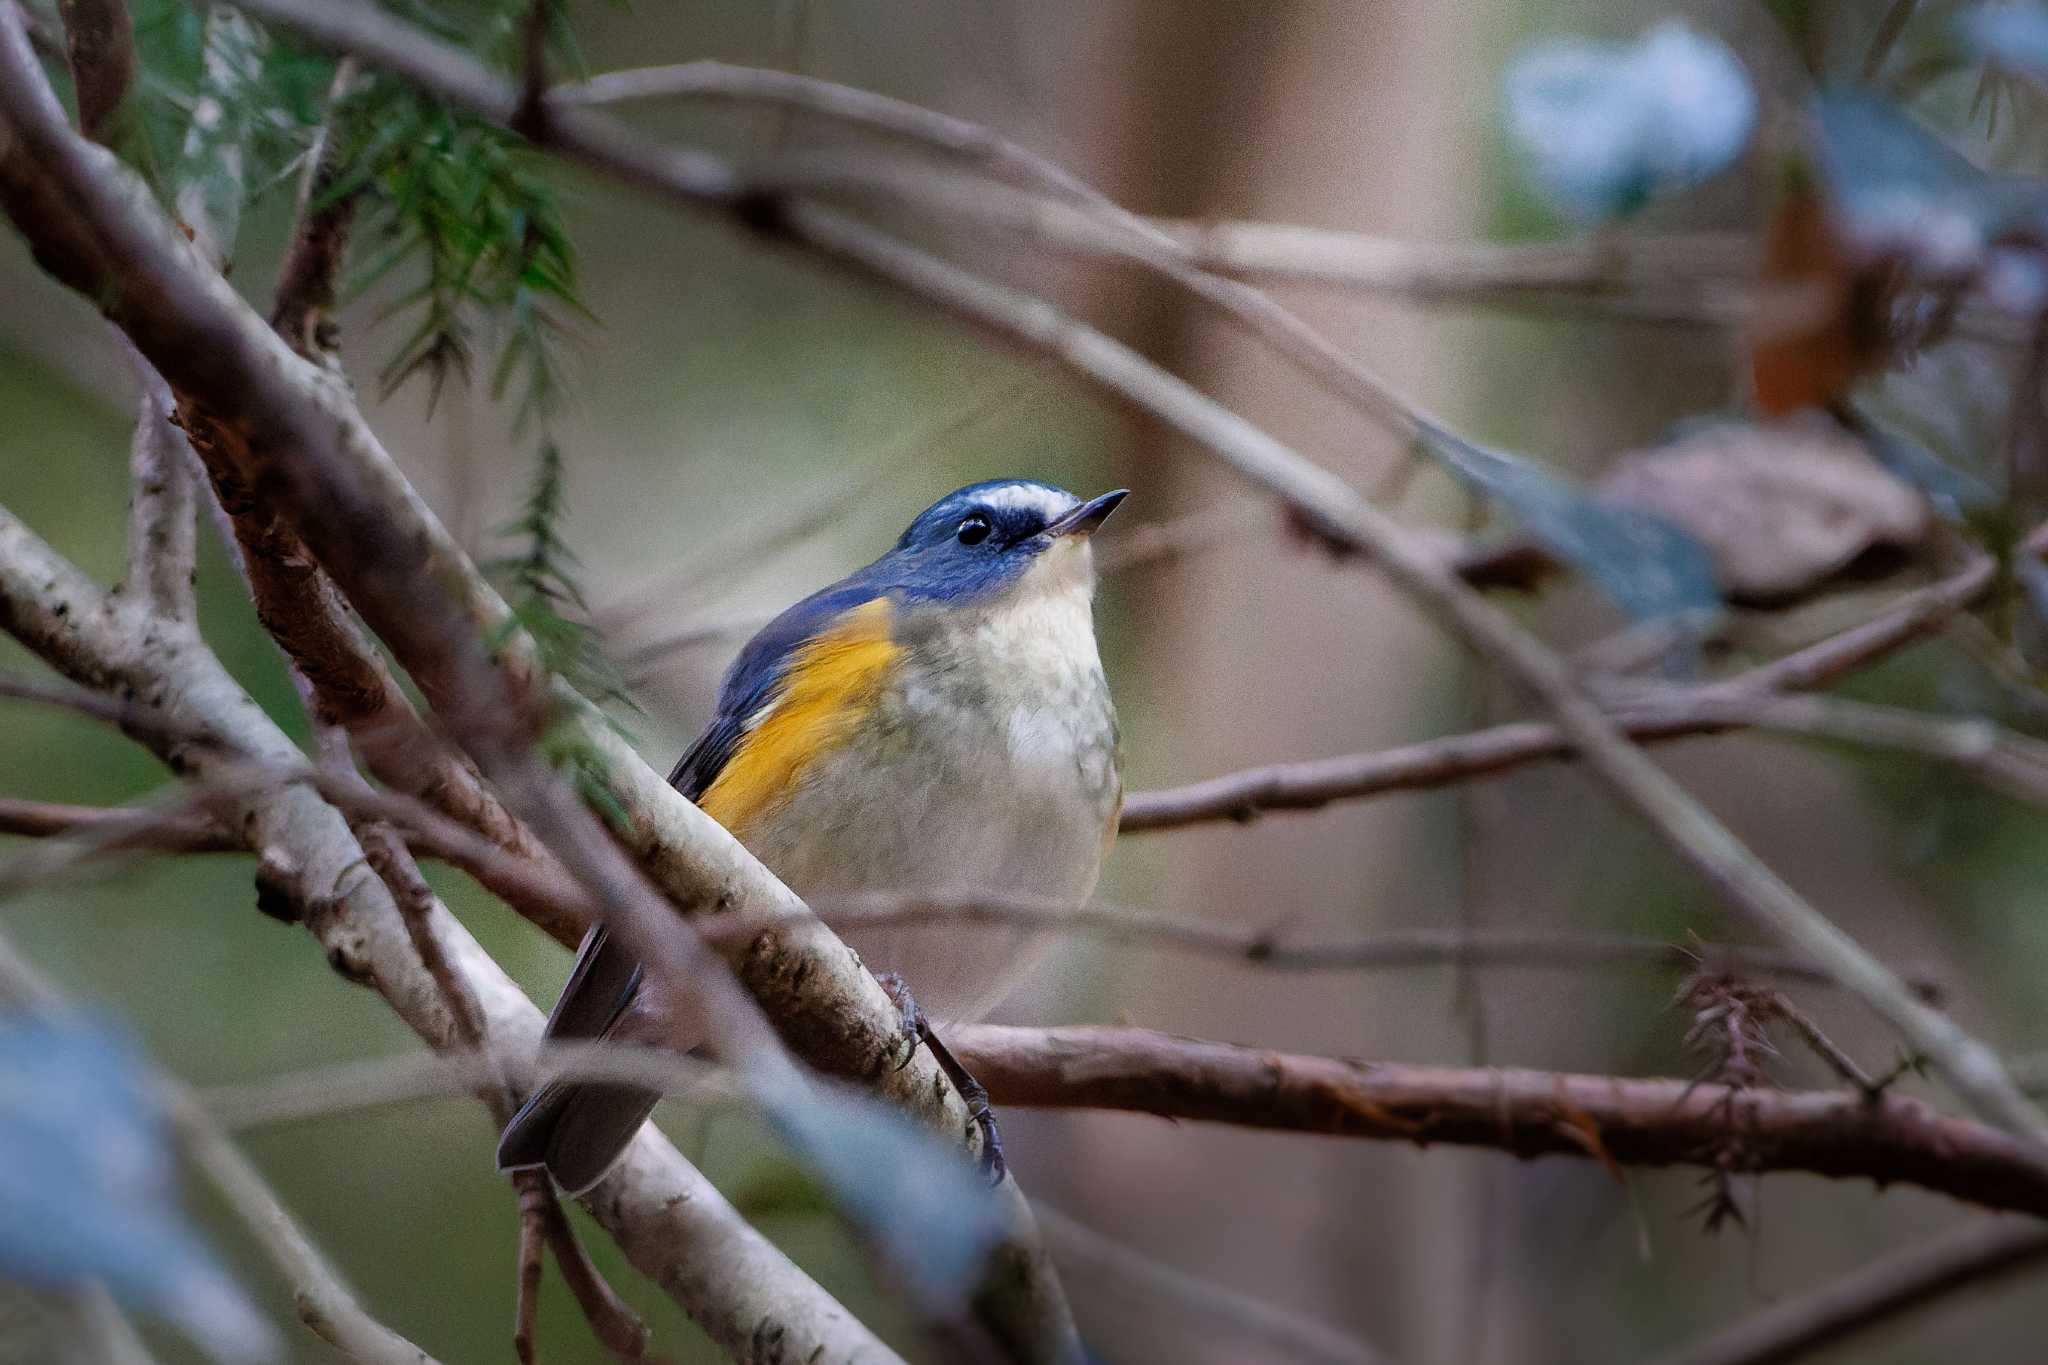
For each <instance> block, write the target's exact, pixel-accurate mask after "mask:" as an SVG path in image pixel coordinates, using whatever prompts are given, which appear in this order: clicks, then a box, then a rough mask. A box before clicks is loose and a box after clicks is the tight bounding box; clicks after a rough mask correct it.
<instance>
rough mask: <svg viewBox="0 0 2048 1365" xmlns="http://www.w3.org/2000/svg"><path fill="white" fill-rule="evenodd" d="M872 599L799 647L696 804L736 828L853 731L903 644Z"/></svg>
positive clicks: (884, 608) (783, 794) (886, 610)
mask: <svg viewBox="0 0 2048 1365" xmlns="http://www.w3.org/2000/svg"><path fill="white" fill-rule="evenodd" d="M892 614H893V609H892V608H891V607H890V605H889V600H888V599H887V598H883V597H878V598H876V599H875V600H874V601H872V602H866V603H863V604H862V605H860V606H858V607H855V608H854V609H853V610H851V611H849V612H847V613H846V614H845V615H843V616H841V617H840V618H839V622H838V624H836V625H834V626H833V627H832V628H831V629H830V630H828V631H825V632H824V633H823V634H821V635H819V636H818V637H817V638H816V639H815V640H812V641H811V642H810V643H809V644H806V645H804V646H803V647H802V648H800V649H798V650H797V651H796V652H795V654H794V656H793V657H792V658H791V660H790V665H789V669H788V671H787V672H786V673H785V674H784V675H783V682H782V687H781V689H780V690H779V691H778V692H777V693H776V696H775V700H774V701H772V702H770V703H769V707H768V712H767V714H766V715H765V716H763V717H762V718H761V719H760V721H759V722H757V723H754V724H753V725H752V727H751V728H750V729H749V731H748V733H747V735H746V737H745V738H744V739H742V740H741V741H740V743H739V747H738V748H737V749H736V750H735V751H734V752H733V756H732V757H731V758H730V759H728V760H726V764H725V767H724V768H723V769H722V770H720V772H719V774H718V778H717V780H716V781H714V782H713V783H712V784H711V787H710V789H709V790H707V791H706V792H705V793H704V795H703V798H702V799H701V800H699V801H698V802H697V804H698V805H699V806H701V807H703V809H704V810H705V811H706V812H707V813H708V814H709V815H710V816H711V818H712V819H714V820H716V821H718V823H719V824H721V825H724V826H725V827H726V828H727V829H729V830H731V831H733V832H734V833H735V834H743V833H744V829H745V826H746V825H747V824H748V823H749V822H750V821H752V820H754V819H756V818H758V817H759V816H760V815H761V814H763V813H764V812H766V811H769V810H772V809H774V808H775V807H776V806H779V805H781V804H782V802H783V801H785V800H787V799H788V797H789V795H790V792H791V790H792V789H793V786H794V784H795V782H796V779H797V777H798V775H799V774H800V773H802V771H803V770H804V768H805V767H807V766H808V765H810V764H811V763H812V762H814V761H815V760H817V759H818V758H819V757H821V756H822V755H825V754H828V753H830V752H831V751H832V750H834V749H836V748H838V747H839V746H840V745H842V744H844V743H846V741H847V740H848V739H849V738H851V737H852V735H853V731H854V727H855V726H857V725H859V724H860V722H861V721H862V720H863V719H864V718H865V717H866V716H867V715H868V713H869V712H871V711H873V710H874V708H875V703H876V702H877V701H878V700H879V699H880V698H881V695H882V686H883V684H884V682H885V681H886V680H887V678H888V676H889V670H890V668H891V667H892V666H893V665H894V664H895V662H896V661H897V659H899V658H900V657H901V656H902V654H903V647H902V646H901V645H899V644H897V643H896V642H895V640H894V639H893V638H892V637H891V635H890V632H889V622H890V617H891V615H892Z"/></svg>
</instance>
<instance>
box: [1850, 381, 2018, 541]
mask: <svg viewBox="0 0 2048 1365" xmlns="http://www.w3.org/2000/svg"><path fill="white" fill-rule="evenodd" d="M1856 415H1857V417H1858V418H1860V419H1861V420H1862V422H1863V426H1864V429H1865V431H1866V432H1868V433H1869V437H1870V453H1871V454H1872V455H1875V456H1876V457H1877V459H1878V461H1879V463H1881V464H1883V465H1884V467H1885V468H1886V469H1889V470H1890V471H1891V472H1892V473H1893V474H1896V475H1897V476H1898V477H1899V478H1901V479H1904V480H1905V481H1906V482H1907V483H1909V484H1912V485H1913V487H1915V488H1917V489H1919V490H1920V491H1921V492H1922V493H1924V494H1926V495H1927V500H1928V501H1929V502H1931V503H1932V504H1934V510H1935V511H1937V512H1939V513H1940V514H1941V516H1942V518H1943V519H1944V520H1946V521H1963V520H1966V519H1967V518H1969V517H1970V516H1971V515H1972V514H1974V513H1977V512H1981V511H1983V510H1985V509H1987V508H1990V507H1993V506H1995V505H1996V504H1997V502H1998V494H1997V492H1996V491H1995V490H1994V489H1993V488H1992V487H1991V485H1990V484H1988V483H1986V482H1984V481H1983V480H1982V479H1980V478H1978V477H1977V476H1976V475H1974V474H1971V473H1969V472H1967V471H1965V470H1961V469H1957V468H1956V467H1955V466H1954V465H1951V464H1949V463H1948V462H1947V461H1945V460H1943V459H1942V458H1941V457H1940V456H1939V455H1937V454H1935V453H1934V452H1933V451H1932V450H1929V449H1928V448H1927V446H1926V444H1925V443H1924V442H1922V441H1921V440H1920V439H1919V438H1918V437H1917V436H1914V435H1912V434H1911V433H1910V432H1906V431H1902V430H1900V429H1898V428H1897V427H1894V426H1891V425H1890V424H1889V423H1886V422H1884V421H1882V420H1881V419H1878V418H1876V417H1874V416H1872V415H1871V413H1870V412H1869V411H1868V410H1867V409H1866V408H1865V407H1863V406H1862V405H1861V404H1859V405H1857V408H1856Z"/></svg>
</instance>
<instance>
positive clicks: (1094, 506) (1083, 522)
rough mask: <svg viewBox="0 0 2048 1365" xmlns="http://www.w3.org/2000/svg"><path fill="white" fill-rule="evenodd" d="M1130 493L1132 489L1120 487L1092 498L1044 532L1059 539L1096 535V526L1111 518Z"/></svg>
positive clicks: (1052, 537) (1052, 538)
mask: <svg viewBox="0 0 2048 1365" xmlns="http://www.w3.org/2000/svg"><path fill="white" fill-rule="evenodd" d="M1130 495H1131V490H1130V489H1128V488H1119V489H1117V490H1116V491H1114V492H1111V493H1104V494H1103V495H1102V496H1101V497H1099V498H1091V499H1089V500H1088V501H1087V502H1084V503H1082V504H1081V505H1080V506H1079V507H1076V508H1075V509H1074V510H1073V511H1071V512H1069V513H1067V514H1066V515H1065V516H1063V517H1061V518H1060V519H1059V520H1058V521H1056V522H1054V523H1053V524H1052V525H1050V526H1048V527H1046V528H1045V530H1044V531H1043V532H1042V534H1043V535H1044V536H1045V537H1046V538H1047V539H1049V540H1057V539H1058V538H1059V537H1061V536H1089V535H1094V534H1095V530H1096V528H1097V527H1099V526H1101V525H1102V523H1103V522H1105V521H1108V520H1109V514H1110V513H1111V512H1114V511H1115V510H1116V505H1117V504H1118V503H1120V502H1122V501H1123V500H1124V499H1125V498H1127V497H1129V496H1130Z"/></svg>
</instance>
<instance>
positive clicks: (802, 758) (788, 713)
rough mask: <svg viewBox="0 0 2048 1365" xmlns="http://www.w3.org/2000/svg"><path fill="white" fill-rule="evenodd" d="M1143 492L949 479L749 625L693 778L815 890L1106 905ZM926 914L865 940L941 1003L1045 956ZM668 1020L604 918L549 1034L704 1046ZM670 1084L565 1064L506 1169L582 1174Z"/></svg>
mask: <svg viewBox="0 0 2048 1365" xmlns="http://www.w3.org/2000/svg"><path fill="white" fill-rule="evenodd" d="M1123 498H1124V492H1123V490H1119V491H1117V492H1113V493H1105V494H1103V495H1102V496H1101V497H1099V498H1095V499H1092V500H1090V501H1087V502H1083V501H1082V500H1081V499H1079V498H1077V497H1075V496H1074V495H1073V494H1071V493H1068V492H1066V491H1064V490H1062V489H1059V488H1054V487H1052V486H1051V485H1049V484H1044V483H1037V482H1034V481H1032V480H1028V479H1000V480H995V481H993V482H989V483H978V484H972V485H970V486H968V487H966V488H962V489H960V490H959V491H958V492H954V493H949V494H947V495H946V496H945V497H943V498H941V499H939V500H938V501H937V502H935V503H933V504H932V505H931V506H930V507H928V508H926V509H925V511H924V512H923V513H922V514H920V515H919V516H918V518H917V520H915V521H913V522H911V523H910V529H908V530H906V531H905V532H904V533H903V535H902V538H901V539H899V540H898V541H897V542H896V545H895V547H894V548H893V549H891V550H890V551H889V552H888V553H887V554H885V555H883V556H882V557H881V558H880V559H877V560H876V561H875V562H874V563H872V564H870V565H868V566H867V567H866V568H864V569H860V570H858V571H857V572H855V573H854V574H852V575H851V576H849V577H847V578H845V579H843V580H841V581H840V582H838V583H835V584H833V585H832V586H831V587H829V588H825V589H824V590H822V591H820V592H817V593H814V594H812V595H811V596H809V597H807V598H805V599H804V600H803V601H801V602H799V603H797V604H796V605H795V606H793V607H791V608H790V609H789V610H787V611H785V612H783V613H782V614H781V615H780V616H778V617H776V618H775V619H774V620H773V621H771V622H769V624H768V625H767V626H766V627H765V628H763V629H762V631H761V633H760V634H758V635H756V636H755V637H754V638H753V639H752V640H751V641H750V642H748V644H747V646H746V648H745V649H743V650H741V651H740V656H739V658H738V659H737V660H736V661H735V662H734V663H733V665H732V667H731V669H730V670H728V671H727V673H726V675H725V681H724V684H723V686H722V687H721V688H720V691H719V697H718V710H717V713H716V715H715V716H714V717H713V718H712V721H711V724H710V725H709V726H708V727H707V728H706V729H705V731H704V733H703V734H702V735H701V736H699V737H698V739H697V742H696V743H695V744H693V745H691V746H690V749H689V752H687V753H685V754H684V755H683V758H682V761H681V762H679V763H678V764H677V765H676V769H675V771H674V772H673V773H672V774H670V776H669V781H670V782H671V783H673V784H674V785H675V786H676V787H677V788H678V789H680V790H681V791H682V793H683V794H684V795H685V796H688V797H689V798H690V799H691V800H693V801H695V802H697V804H698V805H699V806H701V807H702V808H703V809H704V810H705V811H706V812H708V813H709V814H710V815H711V816H712V817H713V818H715V819H716V820H717V821H718V822H719V823H720V824H722V825H724V826H725V827H726V828H727V829H729V830H731V831H732V832H733V834H734V835H735V836H737V837H738V838H739V840H740V842H742V843H744V844H745V845H746V846H747V848H748V849H749V850H750V851H752V852H753V854H754V855H755V856H756V857H758V858H759V859H760V860H761V861H762V862H763V863H765V864H767V866H768V868H769V869H770V870H771V871H773V872H774V873H775V874H776V875H777V876H778V877H780V878H781V879H782V880H783V881H784V882H785V883H787V884H788V886H789V887H790V888H791V889H792V890H794V891H795V892H796V893H797V894H798V895H800V896H803V897H805V898H807V899H811V898H817V899H829V898H831V897H833V896H848V895H860V894H876V893H903V894H905V895H913V896H914V895H918V894H925V895H934V894H941V893H944V894H960V893H967V894H972V893H975V892H982V893H987V894H994V895H1007V896H1018V895H1024V896H1031V897H1038V898H1048V899H1055V900H1059V901H1064V902H1067V903H1071V904H1078V903H1079V902H1081V901H1082V900H1085V899H1086V898H1087V896H1088V895H1089V893H1090V892H1091V891H1093V890H1094V888H1095V880H1096V877H1097V875H1098V874H1099V872H1100V871H1101V867H1102V860H1103V858H1104V857H1105V856H1106V855H1107V854H1108V852H1109V846H1110V842H1111V840H1112V839H1113V838H1114V837H1115V831H1116V821H1117V812H1118V810H1119V808H1120V807H1121V805H1122V800H1123V783H1122V776H1121V765H1120V759H1119V753H1118V743H1117V726H1116V713H1115V711H1114V709H1113V708H1112V707H1111V705H1110V699H1109V684H1108V682H1107V681H1106V680H1105V679H1104V677H1103V672H1102V661H1101V659H1100V657H1099V656H1098V655H1097V652H1096V647H1095V623H1094V595H1095V567H1094V558H1093V551H1092V549H1091V548H1090V537H1091V535H1092V534H1093V533H1094V532H1095V530H1096V529H1097V528H1098V527H1100V526H1101V525H1102V523H1103V521H1104V520H1105V519H1106V518H1107V517H1108V516H1109V514H1110V513H1111V512H1113V511H1115V510H1116V506H1117V504H1118V503H1119V502H1122V501H1123ZM914 932H915V931H912V930H907V929H906V930H898V931H895V932H894V933H891V932H889V931H868V932H867V933H865V934H850V935H849V936H848V937H849V940H850V941H852V942H853V943H854V945H855V947H856V948H857V949H858V950H859V951H860V952H861V954H862V957H863V960H864V961H866V962H867V963H869V964H870V965H871V966H873V967H874V968H876V969H879V970H889V971H890V972H891V974H892V975H894V974H896V973H897V972H900V973H901V974H902V975H903V977H905V978H907V982H908V985H909V986H910V987H911V988H913V989H914V990H915V991H916V998H917V1001H918V1003H919V1004H920V1005H921V1006H922V1007H923V1008H924V1009H925V1010H927V1011H929V1012H930V1014H931V1015H932V1016H933V1017H935V1018H937V1019H940V1020H946V1019H973V1018H975V1017H978V1015H979V1014H980V1013H982V1012H983V1011H985V1010H986V1009H987V1008H988V1007H990V1006H991V1005H993V1004H994V1003H995V1001H996V999H997V998H999V997H1000V996H1001V994H1003V992H1004V991H1005V990H1007V988H1008V987H1009V986H1010V985H1011V984H1013V983H1014V982H1015V980H1016V978H1017V976H1018V975H1019V973H1020V970H1021V967H1022V966H1023V965H1024V964H1025V963H1026V962H1027V961H1028V960H1029V957H1030V956H1031V954H1030V953H1029V951H1028V949H1029V947H1030V941H1029V940H1028V939H1022V938H1020V937H1018V936H1016V935H997V936H993V937H991V936H988V935H981V936H968V935H958V934H955V935H949V936H946V937H943V938H942V937H939V936H937V935H935V934H933V933H932V932H931V931H929V930H927V931H925V933H924V936H923V937H922V938H917V939H913V937H912V935H913V933H914ZM913 950H914V955H913ZM662 1015H663V1012H662V1011H661V1010H660V1009H659V1008H658V1007H657V1005H656V1004H655V1003H654V1002H651V1001H648V1000H646V999H644V998H643V992H642V989H641V971H640V964H639V963H637V962H636V961H634V960H633V959H632V957H631V955H630V954H628V953H627V952H626V950H625V949H624V948H623V947H621V946H619V945H618V944H615V943H613V942H611V941H610V940H609V939H608V937H607V936H606V934H605V931H604V929H603V928H602V927H601V926H600V927H598V928H595V929H593V930H592V931H591V932H590V933H589V935H588V936H586V937H585V939H584V940H583V946H582V949H581V950H580V951H579V952H578V954H577V958H576V966H575V969H574V970H573V971H572V972H571V973H570V976H569V982H568V984H567V985H566V986H564V987H563V989H562V997H561V999H560V1000H559V1001H558V1002H556V1005H555V1009H554V1012H553V1013H552V1014H551V1015H550V1016H549V1017H548V1027H547V1032H548V1036H549V1037H551V1038H623V1039H632V1040H635V1041H641V1042H653V1043H660V1044H663V1045H667V1046H672V1047H673V1046H688V1045H689V1043H690V1042H692V1041H694V1040H689V1039H677V1038H674V1037H670V1036H662V1035H664V1034H667V1033H670V1032H672V1031H673V1030H672V1029H671V1028H666V1027H664V1025H663V1024H662V1022H661V1020H662ZM927 1041H931V1039H930V1038H929V1037H928V1039H927ZM934 1051H935V1052H936V1053H938V1054H939V1056H940V1060H941V1061H942V1062H946V1063H948V1064H949V1065H953V1064H952V1063H951V1062H950V1057H948V1056H947V1055H946V1054H944V1053H943V1050H942V1049H940V1048H937V1047H935V1049H934ZM956 1078H957V1076H956ZM656 1098H657V1097H656V1096H655V1095H654V1094H652V1093H650V1092H647V1091H644V1090H637V1089H633V1088H630V1087H625V1086H619V1085H610V1084H600V1083H593V1082H585V1081H570V1080H555V1081H550V1082H548V1083H546V1084H544V1085H542V1086H541V1087H540V1088H539V1089H537V1090H535V1091H534V1092H533V1094H532V1095H531V1096H530V1097H529V1098H528V1099H527V1101H526V1103H525V1105H524V1106H522V1107H521V1108H520V1110H519V1112H518V1113H517V1114H515V1115H513V1117H512V1121H511V1122H510V1123H509V1124H507V1125H506V1128H505V1133H504V1136H503V1137H502V1138H501V1139H500V1140H499V1143H498V1165H499V1167H500V1168H501V1169H506V1170H511V1169H517V1168H520V1167H530V1166H545V1167H546V1168H547V1169H548V1171H549V1173H550V1174H552V1175H553V1177H554V1178H555V1181H556V1183H558V1184H559V1185H561V1187H562V1188H563V1189H565V1190H568V1191H570V1192H572V1193H581V1192H582V1191H584V1190H586V1189H588V1188H589V1187H590V1186H592V1185H594V1184H596V1183H597V1182H598V1181H599V1180H601V1179H603V1177H604V1175H605V1173H606V1172H607V1171H609V1170H610V1169H611V1166H612V1164H613V1162H615V1161H616V1160H617V1159H618V1157H619V1156H620V1154H621V1153H622V1152H624V1151H625V1149H626V1146H627V1144H628V1143H629V1142H631V1141H632V1139H633V1136H634V1134H635V1133H637V1132H638V1131H639V1128H640V1125H641V1123H643V1122H644V1121H645V1120H646V1118H647V1116H648V1114H649V1113H650V1112H652V1110H653V1108H654V1104H655V1100H656ZM987 1136H989V1137H991V1138H992V1137H993V1129H992V1127H991V1128H990V1129H989V1130H988V1132H987ZM997 1150H998V1151H999V1149H997ZM997 1159H998V1161H999V1160H1000V1157H999V1156H998V1158H997Z"/></svg>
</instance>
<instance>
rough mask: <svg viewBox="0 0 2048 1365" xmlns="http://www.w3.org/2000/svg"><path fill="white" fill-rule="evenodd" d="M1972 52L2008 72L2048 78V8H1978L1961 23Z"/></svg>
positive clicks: (1964, 17)
mask: <svg viewBox="0 0 2048 1365" xmlns="http://www.w3.org/2000/svg"><path fill="white" fill-rule="evenodd" d="M1959 23H1960V25H1961V28H1962V34H1963V41H1964V43H1965V44H1966V45H1967V46H1968V47H1969V49H1970V51H1971V52H1972V53H1973V54H1974V55H1976V56H1977V57H1979V58H1981V59H1983V60H1984V61H1987V62H1992V63H1995V64H1996V65H1998V66H2001V67H2004V68H2005V69H2006V70H2008V71H2018V72H2021V73H2023V74H2025V75H2028V76H2033V77H2036V78H2048V8H2043V7H2042V6H2040V5H1978V6H1975V7H1973V8H1971V9H1970V10H1968V11H1966V12H1965V13H1964V14H1963V16H1962V18H1961V20H1960V21H1959Z"/></svg>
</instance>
